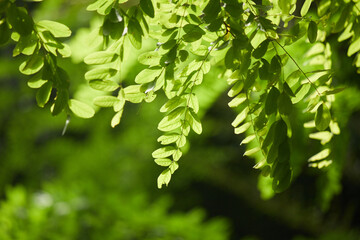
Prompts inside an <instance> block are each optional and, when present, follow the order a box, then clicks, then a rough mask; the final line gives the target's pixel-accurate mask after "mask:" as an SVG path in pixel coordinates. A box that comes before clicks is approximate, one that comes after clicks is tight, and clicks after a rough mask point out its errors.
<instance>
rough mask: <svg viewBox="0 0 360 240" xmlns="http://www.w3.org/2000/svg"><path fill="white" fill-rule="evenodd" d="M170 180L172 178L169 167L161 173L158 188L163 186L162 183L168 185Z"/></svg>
mask: <svg viewBox="0 0 360 240" xmlns="http://www.w3.org/2000/svg"><path fill="white" fill-rule="evenodd" d="M170 180H171V172H170V169H169V168H167V169H165V170H164V171H163V172H162V173H161V174H160V176H159V177H158V179H157V185H158V188H161V187H162V185H164V184H165V185H166V186H167V185H168V184H169V182H170Z"/></svg>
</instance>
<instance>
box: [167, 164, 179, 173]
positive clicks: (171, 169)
mask: <svg viewBox="0 0 360 240" xmlns="http://www.w3.org/2000/svg"><path fill="white" fill-rule="evenodd" d="M178 168H179V164H178V163H177V162H172V163H171V165H170V166H169V169H170V172H171V174H174V172H175V171H176V170H177V169H178Z"/></svg>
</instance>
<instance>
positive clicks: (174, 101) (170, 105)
mask: <svg viewBox="0 0 360 240" xmlns="http://www.w3.org/2000/svg"><path fill="white" fill-rule="evenodd" d="M185 102H186V99H185V98H182V97H179V96H175V97H173V98H171V99H170V100H169V101H167V102H166V103H165V104H164V105H163V106H162V107H161V108H160V112H169V111H172V110H173V109H175V108H177V107H179V106H180V105H182V104H184V103H185Z"/></svg>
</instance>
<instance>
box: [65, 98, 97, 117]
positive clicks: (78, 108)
mask: <svg viewBox="0 0 360 240" xmlns="http://www.w3.org/2000/svg"><path fill="white" fill-rule="evenodd" d="M68 105H69V108H70V110H71V111H72V112H73V113H74V114H75V115H76V116H78V117H81V118H92V117H93V116H94V114H95V110H94V109H93V108H92V107H90V106H89V105H87V104H86V103H83V102H80V101H78V100H75V99H70V100H69V102H68Z"/></svg>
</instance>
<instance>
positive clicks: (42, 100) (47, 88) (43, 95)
mask: <svg viewBox="0 0 360 240" xmlns="http://www.w3.org/2000/svg"><path fill="white" fill-rule="evenodd" d="M51 90H52V82H46V83H45V84H43V85H42V86H41V87H40V89H39V90H38V91H37V93H36V102H37V104H38V106H39V107H44V106H45V104H46V103H47V102H48V101H49V99H50V95H51Z"/></svg>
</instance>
